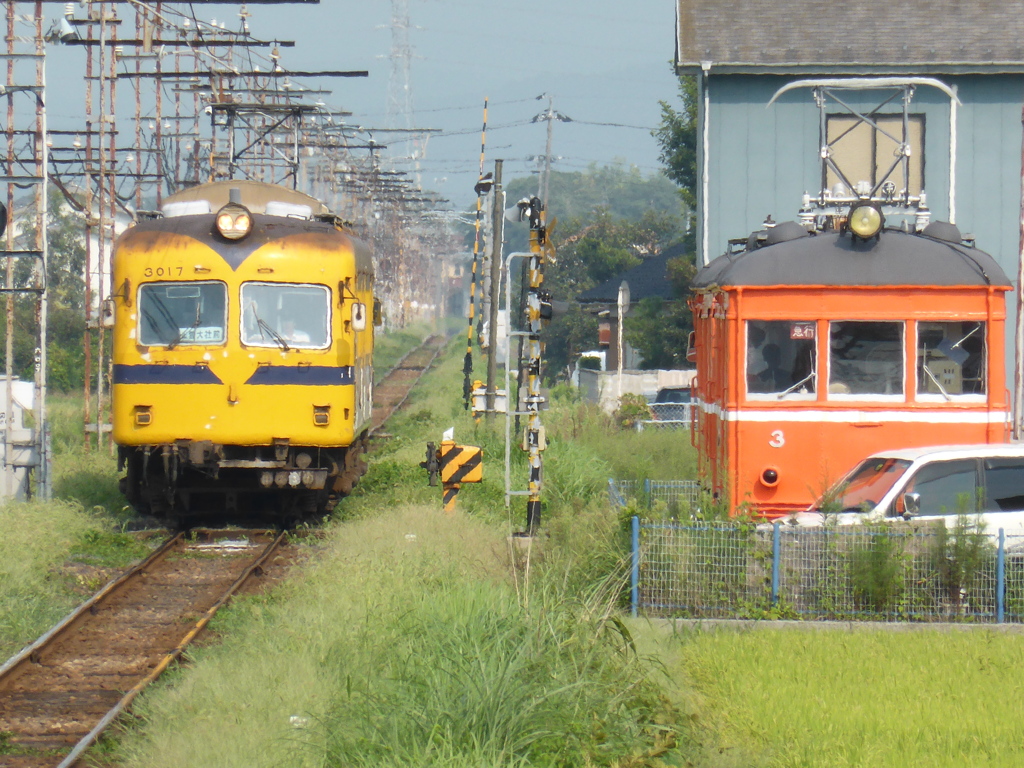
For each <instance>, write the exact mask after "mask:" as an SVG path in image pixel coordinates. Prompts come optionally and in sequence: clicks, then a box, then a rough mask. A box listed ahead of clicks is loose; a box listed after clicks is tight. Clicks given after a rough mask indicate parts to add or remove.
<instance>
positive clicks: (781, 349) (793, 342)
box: [746, 320, 817, 399]
mask: <svg viewBox="0 0 1024 768" xmlns="http://www.w3.org/2000/svg"><path fill="white" fill-rule="evenodd" d="M816 327H817V326H816V323H815V322H814V321H813V320H808V321H803V320H749V321H747V370H746V375H747V393H748V394H749V395H752V396H756V395H770V396H771V397H772V399H776V398H780V397H789V396H792V397H794V398H799V397H800V396H801V395H807V396H811V395H813V394H814V390H815V383H816V379H817V357H816V353H815V345H814V337H815V329H816ZM755 399H764V398H757V397H755Z"/></svg>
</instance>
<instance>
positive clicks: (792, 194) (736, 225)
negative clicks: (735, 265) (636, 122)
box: [676, 0, 1024, 354]
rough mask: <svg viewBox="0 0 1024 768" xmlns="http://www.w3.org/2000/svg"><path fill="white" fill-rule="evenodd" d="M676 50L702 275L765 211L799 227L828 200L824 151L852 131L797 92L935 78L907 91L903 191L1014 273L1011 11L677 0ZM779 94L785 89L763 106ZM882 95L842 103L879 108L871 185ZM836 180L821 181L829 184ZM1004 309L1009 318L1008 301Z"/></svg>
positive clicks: (1019, 54) (911, 2) (868, 168)
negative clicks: (800, 216) (693, 100)
mask: <svg viewBox="0 0 1024 768" xmlns="http://www.w3.org/2000/svg"><path fill="white" fill-rule="evenodd" d="M676 43H677V47H676V69H677V71H678V72H679V73H680V74H687V75H695V76H696V77H697V89H698V90H697V92H698V98H697V101H698V105H697V106H698V136H697V150H698V152H697V154H698V189H697V200H698V210H697V243H698V246H697V263H698V265H700V264H706V263H707V262H708V261H710V260H711V259H713V258H715V257H716V256H717V255H719V254H720V253H722V252H723V251H724V249H725V247H726V244H727V241H728V240H729V239H730V238H736V237H742V236H746V235H747V234H748V233H750V232H751V231H753V230H755V229H757V228H759V226H760V224H761V222H762V221H764V220H765V217H766V216H768V215H772V216H773V217H774V219H775V220H776V221H785V220H788V219H795V218H796V214H797V211H798V209H799V208H800V205H801V198H802V196H803V195H804V194H805V193H809V194H811V195H812V196H813V195H817V194H818V193H819V191H820V190H821V189H822V187H823V179H822V173H821V169H820V164H819V152H820V149H821V145H822V143H823V140H824V141H825V142H828V141H832V140H835V139H836V138H837V137H838V136H839V135H841V134H842V132H843V131H845V130H847V129H848V127H849V123H848V122H847V118H848V116H849V111H848V110H846V109H844V108H842V107H841V106H839V105H836V104H829V105H827V106H826V109H825V110H819V107H818V105H817V104H816V103H815V100H814V98H813V92H812V89H811V88H804V87H792V86H793V84H794V83H796V82H797V81H806V80H819V81H820V80H825V79H837V78H852V77H858V78H866V77H891V78H901V79H906V78H911V77H918V78H931V79H933V80H934V81H935V82H934V84H925V83H921V84H917V85H915V86H913V87H912V88H911V89H910V90H911V92H912V99H911V102H910V106H909V108H908V111H909V115H910V116H909V125H908V137H909V145H910V149H909V153H910V154H909V158H910V160H909V165H910V186H911V188H912V189H913V190H915V191H916V192H920V191H925V192H926V193H927V204H928V207H929V208H930V209H931V213H932V219H933V220H945V221H953V222H954V223H956V224H957V225H958V226H959V228H960V230H961V231H963V232H965V233H971V234H973V235H974V236H975V238H976V242H977V245H978V247H979V248H981V249H982V250H985V251H987V252H989V253H991V254H992V255H993V256H994V257H995V258H996V260H997V261H998V262H999V264H1000V266H1001V267H1002V268H1003V269H1004V271H1005V272H1006V273H1007V274H1008V275H1011V276H1013V277H1015V276H1016V275H1017V263H1018V249H1019V242H1020V212H1021V170H1022V169H1021V152H1022V128H1021V107H1022V102H1024V5H1022V4H1021V3H1020V2H1006V1H1005V0H1004V1H1003V2H998V1H997V2H992V3H984V4H979V5H971V4H963V3H960V2H957V1H956V0H939V1H938V2H934V1H930V2H925V0H908V1H907V2H902V3H893V2H881V1H880V0H860V1H859V2H854V3H833V4H828V5H823V4H821V3H818V2H809V1H808V0H795V1H794V2H787V3H777V2H769V1H768V0H700V1H699V2H698V0H678V5H677V26H676ZM787 85H788V86H790V87H791V88H792V89H791V90H788V91H786V92H785V93H782V94H781V95H779V96H778V98H777V100H776V101H775V102H774V103H773V104H771V106H769V103H770V102H771V101H772V99H773V96H775V95H776V94H777V93H778V92H779V91H780V89H782V88H783V87H784V86H787ZM940 86H942V87H940ZM943 87H944V88H945V89H947V90H948V92H947V91H946V90H943ZM950 93H952V94H953V96H954V98H951V97H950ZM877 96H878V92H874V91H860V92H848V93H847V95H846V99H847V101H848V104H847V106H848V107H850V108H853V109H856V110H861V111H863V112H864V113H869V112H872V111H873V112H874V115H873V118H874V120H875V122H876V125H877V127H878V130H871V129H866V130H862V131H861V133H860V134H858V136H857V137H855V141H853V143H854V144H856V145H857V147H856V150H857V151H858V152H859V153H860V154H861V155H862V159H861V162H862V166H861V173H860V175H863V176H864V177H865V178H868V179H869V180H870V177H872V176H873V175H877V174H879V173H882V172H883V171H882V169H884V168H885V167H887V166H888V165H889V164H890V161H892V159H893V153H894V151H895V150H897V146H896V144H895V143H894V142H893V141H892V140H891V135H893V133H894V132H895V130H896V129H897V128H899V127H900V126H894V125H893V121H894V120H896V119H897V115H899V114H900V113H901V112H902V105H901V104H900V103H899V100H898V99H897V100H895V101H894V102H890V103H887V104H882V105H879V101H878V98H877ZM832 107H835V108H834V109H833V108H832ZM822 112H824V113H825V114H824V117H822ZM889 128H892V129H893V131H892V132H891V133H890V135H889V136H887V135H886V132H887V130H888V129H889ZM857 180H858V181H859V179H857ZM833 181H834V179H831V178H829V179H825V180H824V182H825V185H826V187H827V185H830V184H831V183H832V182H833ZM1007 301H1008V306H1007V310H1008V314H1009V316H1010V317H1011V318H1012V317H1013V316H1014V314H1015V313H1014V306H1015V297H1012V294H1008V299H1007ZM1010 323H1011V324H1012V320H1011V321H1010ZM1008 342H1009V345H1008V346H1012V342H1013V335H1012V333H1011V334H1008ZM1008 354H1009V349H1008Z"/></svg>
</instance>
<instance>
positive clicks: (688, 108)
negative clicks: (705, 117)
mask: <svg viewBox="0 0 1024 768" xmlns="http://www.w3.org/2000/svg"><path fill="white" fill-rule="evenodd" d="M679 98H680V100H681V101H682V108H681V109H679V110H676V109H675V108H674V107H673V106H672V105H671V104H669V103H668V102H667V101H661V102H658V103H659V104H660V105H661V125H659V126H658V127H657V128H656V129H655V130H654V138H655V139H657V141H658V144H659V145H660V146H661V154H660V155H659V157H658V159H659V160H661V163H662V165H664V166H665V175H666V176H668V177H669V178H670V179H672V181H674V182H675V183H676V184H678V185H679V193H680V194H681V195H682V198H683V202H684V203H685V204H686V206H687V209H688V210H691V211H692V210H694V209H695V208H696V207H697V81H696V80H695V79H694V78H693V77H680V78H679Z"/></svg>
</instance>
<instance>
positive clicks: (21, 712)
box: [0, 530, 286, 768]
mask: <svg viewBox="0 0 1024 768" xmlns="http://www.w3.org/2000/svg"><path fill="white" fill-rule="evenodd" d="M285 537H286V534H284V533H275V532H269V533H268V532H266V531H242V530H231V531H193V532H192V534H190V535H188V536H186V535H185V534H180V533H179V534H178V535H176V536H174V537H172V538H170V539H168V540H167V541H166V542H165V543H164V544H163V545H162V546H160V547H159V548H158V549H157V550H155V551H154V552H153V553H152V554H151V555H150V556H149V557H148V558H146V560H144V561H143V562H141V563H139V564H138V565H136V566H135V567H133V568H131V569H130V570H128V571H126V572H125V573H123V574H122V575H121V576H119V577H118V578H117V579H115V580H114V581H112V582H110V583H109V584H108V585H107V586H106V587H104V588H103V589H102V590H101V591H100V592H98V593H97V594H96V595H94V596H93V597H92V598H91V599H89V600H88V601H86V602H85V603H83V604H82V605H81V606H79V607H78V608H77V609H76V610H75V611H74V612H72V613H71V614H69V615H68V616H67V618H65V619H64V620H63V621H62V622H61V623H60V624H58V625H57V626H56V627H54V628H53V629H51V630H50V631H49V632H47V633H46V634H45V635H43V636H42V637H41V638H39V640H37V641H36V642H35V643H33V644H32V645H30V646H28V647H27V648H25V649H24V650H23V651H22V652H21V653H19V654H18V655H17V656H15V657H13V658H12V659H11V660H10V661H8V662H7V663H6V664H5V665H4V666H3V667H2V668H0V734H2V736H0V765H2V766H4V768H54V767H55V766H60V768H69V767H70V766H72V765H75V764H76V763H77V761H78V758H79V756H80V755H81V754H82V753H83V752H84V751H85V749H87V748H88V747H89V746H90V745H91V744H92V743H94V742H95V741H96V739H97V738H99V735H100V734H101V733H102V732H103V730H104V729H105V728H106V727H107V726H108V725H109V724H110V723H111V722H113V720H114V719H115V718H116V717H117V716H118V715H119V714H120V713H121V712H122V711H124V710H125V709H126V708H127V707H128V705H130V704H131V702H132V700H133V699H134V698H135V697H136V696H137V695H138V694H139V692H141V691H142V689H143V688H144V687H145V686H146V685H147V684H148V683H149V682H151V681H152V680H155V679H156V678H157V677H158V676H159V675H160V674H161V673H162V672H163V671H164V670H165V669H166V668H167V666H168V665H169V664H171V663H172V662H173V661H175V660H176V659H177V658H178V657H179V656H180V655H181V653H182V652H183V651H184V649H185V648H186V647H187V646H188V644H189V643H190V642H191V641H192V640H193V639H194V638H195V637H196V636H197V635H198V634H199V633H200V632H201V631H202V629H203V628H204V627H205V626H206V624H207V623H208V622H209V621H210V619H211V618H212V617H213V615H214V614H215V613H216V612H217V610H218V609H219V608H220V607H221V606H222V605H224V604H225V603H226V602H227V601H228V600H229V599H230V597H231V595H233V594H234V593H235V592H236V591H238V590H239V589H240V588H242V586H243V585H245V584H246V583H247V582H249V581H250V580H251V579H253V578H255V577H259V576H262V575H263V574H264V573H265V571H266V569H268V568H270V567H284V564H283V562H282V560H283V559H282V558H281V557H280V554H279V553H280V551H281V548H282V544H283V543H284V541H285ZM275 553H278V554H277V556H276V557H275ZM275 561H277V562H275Z"/></svg>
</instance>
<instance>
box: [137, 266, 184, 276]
mask: <svg viewBox="0 0 1024 768" xmlns="http://www.w3.org/2000/svg"><path fill="white" fill-rule="evenodd" d="M181 273H182V268H181V267H146V268H145V269H144V270H142V274H143V276H144V277H181Z"/></svg>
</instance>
